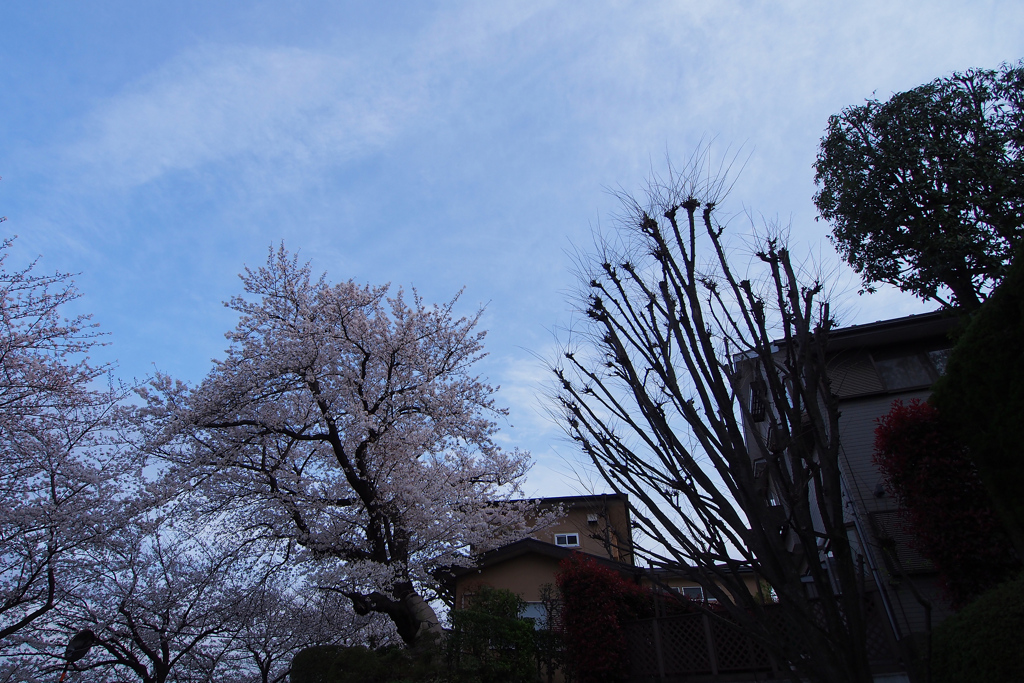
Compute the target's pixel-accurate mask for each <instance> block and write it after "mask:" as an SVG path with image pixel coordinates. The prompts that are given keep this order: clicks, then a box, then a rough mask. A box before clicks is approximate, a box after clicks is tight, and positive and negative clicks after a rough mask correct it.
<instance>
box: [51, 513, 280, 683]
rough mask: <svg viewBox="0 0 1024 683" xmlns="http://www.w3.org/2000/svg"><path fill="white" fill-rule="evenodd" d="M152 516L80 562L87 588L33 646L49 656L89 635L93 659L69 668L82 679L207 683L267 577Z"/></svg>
mask: <svg viewBox="0 0 1024 683" xmlns="http://www.w3.org/2000/svg"><path fill="white" fill-rule="evenodd" d="M153 518H154V515H153V513H152V511H150V512H147V513H143V514H140V515H139V516H137V517H136V518H135V520H134V522H135V524H134V525H132V526H131V527H128V528H125V529H122V530H121V532H120V533H119V534H118V536H117V537H116V538H115V539H110V540H109V541H108V543H106V544H104V545H102V546H97V547H96V548H95V550H94V551H93V552H91V553H88V554H86V555H85V556H84V557H83V560H84V563H85V565H86V567H87V571H88V573H89V577H88V580H87V581H86V582H84V583H83V586H82V590H81V591H79V592H78V593H77V594H76V595H74V596H71V597H69V599H68V600H66V601H65V602H64V603H63V604H62V605H61V606H60V608H59V609H58V610H57V613H56V615H55V616H54V618H53V619H51V620H49V623H48V625H47V628H46V629H45V631H44V633H43V636H42V638H41V639H40V642H38V643H37V644H36V645H37V647H38V648H39V649H40V650H43V651H45V652H48V653H50V654H51V655H53V654H56V653H59V652H62V651H63V645H62V643H63V642H65V641H66V639H67V636H68V634H70V633H74V632H76V631H77V630H79V629H82V628H88V629H90V630H92V631H93V633H94V634H95V636H96V642H95V644H94V645H93V648H92V652H91V653H90V654H89V655H88V656H86V657H85V658H84V659H82V660H81V661H80V662H78V663H77V667H76V668H77V669H78V670H79V671H80V673H79V676H80V677H81V678H82V680H86V681H123V680H125V679H126V678H127V679H134V680H138V681H140V683H164V681H168V680H179V681H184V680H211V679H212V677H213V673H214V671H215V670H216V669H217V667H218V665H220V664H221V662H222V660H223V659H224V657H225V654H226V653H227V651H228V649H229V647H230V644H231V642H232V639H233V637H234V635H235V633H236V632H237V631H238V629H239V628H240V626H239V619H238V615H239V613H240V612H241V611H244V610H247V609H248V606H247V605H246V601H247V600H248V598H249V595H250V594H251V591H252V589H253V587H254V586H260V585H262V583H263V582H264V581H265V580H266V577H267V574H268V573H269V572H271V571H272V570H273V567H268V566H267V565H266V563H264V562H262V559H261V558H259V557H256V556H253V555H252V554H250V553H248V552H246V549H245V548H244V547H243V546H239V545H234V544H231V543H229V542H225V539H223V538H206V536H208V534H197V533H194V532H195V530H191V531H184V530H182V529H181V528H178V527H176V526H175V525H172V524H170V523H169V522H168V520H166V519H155V520H154V519H153ZM203 531H208V530H203ZM42 668H45V667H42Z"/></svg>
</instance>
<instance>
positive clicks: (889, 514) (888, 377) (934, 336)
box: [828, 311, 957, 640]
mask: <svg viewBox="0 0 1024 683" xmlns="http://www.w3.org/2000/svg"><path fill="white" fill-rule="evenodd" d="M956 324H957V319H956V318H955V317H954V316H951V315H949V314H948V313H946V312H944V311H935V312H933V313H925V314H922V315H912V316H907V317H903V318H896V319H893V320H883V321H879V322H875V323H870V324H866V325H854V326H851V327H846V328H842V329H838V330H835V331H834V332H833V333H832V335H831V336H830V338H829V348H828V354H829V377H830V379H831V381H832V390H833V392H834V393H835V395H836V396H837V397H838V398H839V410H840V413H841V414H840V418H839V438H840V459H841V466H842V469H843V484H844V488H845V493H846V496H847V497H848V500H849V502H848V505H847V509H848V510H849V511H850V520H849V521H850V524H851V525H852V530H851V531H852V534H851V535H852V537H854V538H856V539H857V542H858V544H859V546H860V548H861V552H862V553H863V556H864V558H865V561H866V563H867V565H868V567H869V568H870V571H871V574H872V578H873V583H874V584H875V585H876V586H877V588H878V590H879V594H880V598H881V599H882V602H883V604H884V606H885V607H886V611H887V616H888V618H889V621H890V624H891V626H892V627H893V630H894V635H895V637H896V639H897V640H902V639H904V638H908V637H909V638H921V639H923V638H924V637H925V634H926V633H927V632H928V631H929V630H930V629H931V627H932V626H933V625H934V624H937V623H938V621H940V620H941V619H943V618H945V617H946V616H947V615H948V614H950V610H949V607H948V605H947V603H946V601H945V599H944V598H943V596H942V592H941V590H940V588H939V585H938V576H937V574H936V572H935V570H934V567H932V565H931V563H930V562H928V561H927V560H926V559H925V558H924V557H922V556H921V555H920V554H919V553H918V552H917V551H915V550H914V549H913V547H912V544H911V542H910V537H909V535H908V534H907V532H906V531H905V527H904V524H903V523H902V522H901V520H900V512H899V509H898V507H897V505H896V501H895V500H894V499H893V497H892V496H891V495H890V494H889V493H888V492H887V491H886V490H885V485H884V480H883V477H882V475H881V474H880V473H879V470H878V468H877V467H876V466H875V464H874V462H873V459H872V458H873V454H874V443H875V427H876V426H877V421H878V419H879V418H880V417H882V416H883V415H885V414H887V413H888V412H889V411H890V409H891V408H892V404H893V401H896V400H902V401H903V402H904V403H906V402H909V401H910V400H912V399H921V400H925V399H927V398H928V396H929V395H930V394H931V385H932V383H933V382H935V380H937V379H938V378H939V376H940V375H942V374H943V372H944V371H945V367H946V360H947V359H948V357H949V353H950V350H951V348H952V346H953V343H952V341H951V339H950V332H951V331H952V329H953V328H954V327H955V326H956ZM929 612H931V615H930V617H929ZM929 619H930V620H931V622H932V623H929Z"/></svg>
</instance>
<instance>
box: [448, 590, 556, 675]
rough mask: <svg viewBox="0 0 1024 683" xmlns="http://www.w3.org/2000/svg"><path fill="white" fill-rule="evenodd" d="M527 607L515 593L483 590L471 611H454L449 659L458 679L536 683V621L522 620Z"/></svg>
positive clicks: (472, 601)
mask: <svg viewBox="0 0 1024 683" xmlns="http://www.w3.org/2000/svg"><path fill="white" fill-rule="evenodd" d="M523 607H524V603H523V601H522V599H521V598H520V597H519V596H518V595H516V594H515V593H513V592H511V591H508V590H504V589H497V588H490V587H488V586H481V587H480V588H479V590H478V592H477V593H476V594H475V595H474V596H473V598H472V599H471V601H470V603H469V605H467V609H463V610H455V611H453V612H452V613H451V615H450V617H449V618H450V619H451V623H452V630H451V633H449V634H448V653H449V654H448V656H449V673H450V675H451V677H452V680H453V681H485V682H487V683H526V682H528V681H534V680H536V679H537V677H538V673H537V662H536V659H535V644H534V639H535V632H534V627H533V621H532V620H530V619H522V618H520V616H519V615H520V614H521V613H522V611H523Z"/></svg>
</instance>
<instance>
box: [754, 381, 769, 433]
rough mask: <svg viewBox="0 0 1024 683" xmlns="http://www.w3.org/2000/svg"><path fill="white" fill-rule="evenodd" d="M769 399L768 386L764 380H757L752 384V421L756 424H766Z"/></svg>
mask: <svg viewBox="0 0 1024 683" xmlns="http://www.w3.org/2000/svg"><path fill="white" fill-rule="evenodd" d="M767 397H768V386H767V385H766V384H765V382H764V380H763V379H761V378H757V379H755V380H754V381H752V382H751V383H750V419H751V420H753V421H754V422H764V417H765V410H766V408H765V399H766V398H767Z"/></svg>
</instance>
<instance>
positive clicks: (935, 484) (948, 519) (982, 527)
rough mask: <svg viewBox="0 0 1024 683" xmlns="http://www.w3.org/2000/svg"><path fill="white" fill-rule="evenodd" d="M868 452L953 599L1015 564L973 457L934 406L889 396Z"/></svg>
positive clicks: (1001, 576) (977, 590)
mask: <svg viewBox="0 0 1024 683" xmlns="http://www.w3.org/2000/svg"><path fill="white" fill-rule="evenodd" d="M874 457H875V463H876V464H877V465H878V467H879V469H880V470H881V471H882V474H883V475H884V476H885V478H886V483H887V485H888V487H889V489H890V490H891V491H892V493H893V494H894V495H895V496H896V499H897V501H898V502H899V504H900V506H901V507H903V509H904V511H905V519H906V520H907V522H908V523H909V525H910V529H911V531H912V533H913V535H914V537H915V544H914V545H915V547H916V548H917V550H918V551H919V552H921V554H922V555H924V556H925V557H927V558H928V559H929V560H931V561H932V563H933V564H934V565H935V568H936V570H938V572H939V574H940V578H941V580H942V583H943V584H944V587H945V589H946V592H947V593H948V595H949V597H950V600H951V602H952V603H953V606H954V607H960V606H962V605H964V604H966V603H967V602H969V601H970V600H971V599H973V598H974V597H976V596H978V595H980V594H981V593H983V592H984V591H986V590H988V589H989V588H991V587H992V586H994V585H996V584H998V583H999V582H1001V581H1004V580H1006V579H1007V578H1008V577H1009V576H1012V575H1013V573H1014V572H1015V571H1016V570H1018V569H1019V566H1020V565H1019V563H1018V562H1017V560H1016V558H1015V557H1014V555H1013V553H1012V552H1011V551H1010V550H1009V546H1010V543H1009V539H1008V538H1007V536H1006V534H1005V532H1003V531H1002V527H1001V524H1000V523H999V520H998V519H997V517H996V515H995V513H994V512H993V510H992V508H991V503H990V499H989V496H988V493H987V492H986V491H985V488H984V486H983V485H982V483H981V480H980V479H979V477H978V474H977V471H976V469H975V467H974V465H973V464H972V462H971V460H970V458H968V456H967V452H966V451H965V449H964V448H963V446H961V445H960V444H959V442H958V440H957V438H956V435H955V434H954V433H953V431H952V430H951V429H950V427H948V426H947V424H946V423H945V422H944V420H943V419H942V417H941V416H940V414H939V412H938V410H936V408H935V407H934V406H932V405H930V404H928V403H922V402H920V401H917V400H914V401H911V402H910V404H909V405H904V404H903V402H902V401H895V402H893V406H892V410H891V411H890V412H889V414H888V415H886V416H884V417H882V418H881V419H880V420H879V423H878V428H877V429H876V430H875V456H874Z"/></svg>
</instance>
